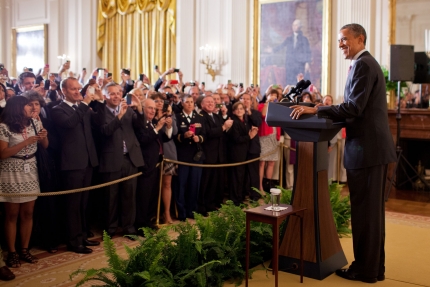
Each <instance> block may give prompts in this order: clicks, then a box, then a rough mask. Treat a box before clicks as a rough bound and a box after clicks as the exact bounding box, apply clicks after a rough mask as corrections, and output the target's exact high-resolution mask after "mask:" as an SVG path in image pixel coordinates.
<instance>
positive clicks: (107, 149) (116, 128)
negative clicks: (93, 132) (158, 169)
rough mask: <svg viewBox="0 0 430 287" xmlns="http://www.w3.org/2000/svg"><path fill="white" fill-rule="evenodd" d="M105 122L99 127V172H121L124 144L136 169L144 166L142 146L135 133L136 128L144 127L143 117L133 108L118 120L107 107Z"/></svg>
mask: <svg viewBox="0 0 430 287" xmlns="http://www.w3.org/2000/svg"><path fill="white" fill-rule="evenodd" d="M105 113H106V117H105V121H104V123H103V125H101V126H100V127H99V130H100V134H101V137H102V138H101V140H100V151H99V152H100V165H99V172H116V171H120V170H121V166H122V164H123V160H124V156H123V154H124V147H123V142H124V141H125V144H126V146H127V150H128V153H129V157H130V161H131V162H132V164H133V165H134V166H135V167H139V166H143V164H144V162H143V157H142V152H141V151H140V144H139V141H138V140H137V138H136V135H135V133H134V128H138V127H142V126H143V125H144V119H143V115H138V114H137V113H135V112H134V111H133V110H132V109H131V108H128V109H127V112H126V113H125V114H124V116H123V117H122V118H121V120H120V119H118V117H117V116H115V115H114V114H113V113H112V112H111V111H110V110H109V109H108V108H107V107H105Z"/></svg>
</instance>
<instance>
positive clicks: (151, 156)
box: [136, 119, 171, 172]
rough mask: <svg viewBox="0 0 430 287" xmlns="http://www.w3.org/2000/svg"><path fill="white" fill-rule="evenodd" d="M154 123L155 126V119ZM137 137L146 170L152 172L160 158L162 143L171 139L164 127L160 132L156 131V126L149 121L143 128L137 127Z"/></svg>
mask: <svg viewBox="0 0 430 287" xmlns="http://www.w3.org/2000/svg"><path fill="white" fill-rule="evenodd" d="M152 125H153V126H154V127H155V126H156V125H157V121H156V120H155V119H153V120H152ZM136 137H137V139H138V140H139V142H140V147H141V151H142V155H143V159H144V160H145V166H144V171H145V172H150V171H152V170H154V169H155V166H156V165H157V163H158V160H159V158H160V156H159V155H160V145H163V142H168V141H170V140H171V139H169V138H168V137H167V135H166V134H165V133H164V130H163V129H161V130H159V131H158V134H157V133H155V131H154V128H153V127H152V126H151V125H150V123H149V122H148V121H146V123H145V124H144V125H143V126H142V127H141V128H138V129H136Z"/></svg>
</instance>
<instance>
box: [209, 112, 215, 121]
mask: <svg viewBox="0 0 430 287" xmlns="http://www.w3.org/2000/svg"><path fill="white" fill-rule="evenodd" d="M210 116H211V118H212V120H213V121H214V122H215V118H214V115H213V114H210Z"/></svg>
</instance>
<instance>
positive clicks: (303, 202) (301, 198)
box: [266, 103, 348, 280]
mask: <svg viewBox="0 0 430 287" xmlns="http://www.w3.org/2000/svg"><path fill="white" fill-rule="evenodd" d="M290 114H291V108H289V107H288V106H285V105H282V104H276V103H273V104H272V103H270V104H269V107H268V111H267V115H266V121H267V123H268V125H269V126H279V127H281V128H282V129H283V130H285V131H286V132H287V133H288V134H289V135H290V137H291V138H292V139H293V140H296V141H298V144H297V148H296V153H297V156H296V159H297V161H296V167H295V174H294V186H293V195H292V199H291V205H293V206H294V205H297V206H301V207H305V208H306V209H307V210H306V211H305V216H304V222H303V228H304V250H303V260H304V275H305V276H306V277H310V278H314V279H319V280H322V279H324V278H325V277H327V276H329V275H331V274H332V273H333V272H334V271H336V270H337V269H340V268H342V267H343V266H345V265H346V264H347V263H348V262H347V261H346V257H345V254H344V253H343V250H342V247H341V245H340V241H339V237H338V235H337V231H336V226H335V223H334V218H333V212H332V209H331V204H330V195H329V190H328V173H327V169H328V151H327V149H328V143H327V142H328V141H329V140H330V139H332V138H333V137H334V136H335V135H336V134H337V133H338V131H339V130H340V129H341V128H342V124H338V123H333V122H332V121H331V120H329V119H319V118H318V117H316V116H313V115H305V117H300V118H299V119H298V120H293V119H291V117H290ZM299 230H300V226H299V221H298V220H297V219H295V218H290V219H289V221H288V222H287V225H286V232H285V235H284V238H283V239H282V242H281V245H280V247H279V255H280V257H279V270H287V271H288V272H291V273H296V274H298V270H297V269H294V268H293V264H298V263H299V258H300V249H299V248H298V247H299V246H300V244H299V243H300V241H299V240H300V236H299V234H300V233H299Z"/></svg>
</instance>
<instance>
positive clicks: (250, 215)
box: [245, 204, 306, 287]
mask: <svg viewBox="0 0 430 287" xmlns="http://www.w3.org/2000/svg"><path fill="white" fill-rule="evenodd" d="M269 206H271V204H266V205H262V206H259V207H256V208H251V209H247V210H245V213H246V271H245V278H246V283H245V286H246V287H248V271H249V242H250V225H251V224H250V223H251V221H258V222H263V223H268V224H271V225H272V228H273V238H272V243H273V250H272V267H273V271H272V272H273V273H274V274H275V286H276V287H277V286H278V260H279V258H278V256H279V255H278V249H279V226H280V225H281V223H282V221H284V219H286V218H287V217H288V216H290V215H294V216H297V217H299V218H300V283H303V216H304V212H305V210H306V208H303V207H298V206H292V205H288V204H280V206H282V207H287V209H286V210H282V211H271V210H265V208H267V207H269Z"/></svg>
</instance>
